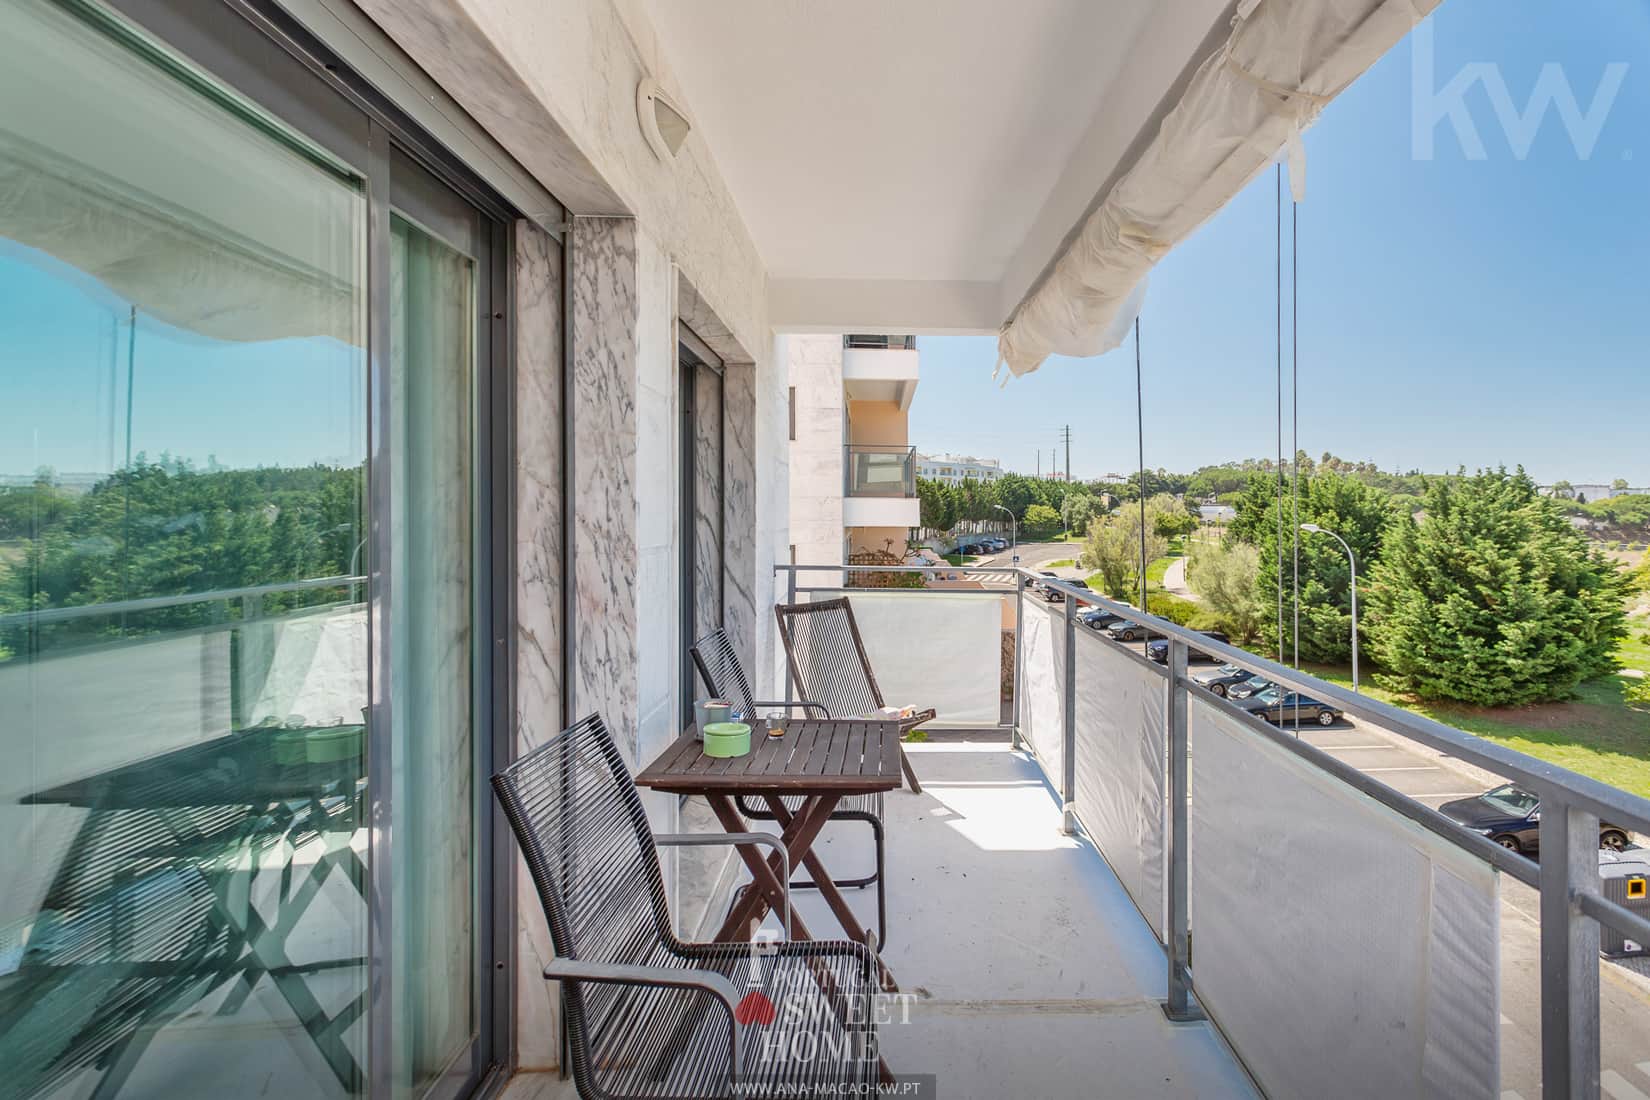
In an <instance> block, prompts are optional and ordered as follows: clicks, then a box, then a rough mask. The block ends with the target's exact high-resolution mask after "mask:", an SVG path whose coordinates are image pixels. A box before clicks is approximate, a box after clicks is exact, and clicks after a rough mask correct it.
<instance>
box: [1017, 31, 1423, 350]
mask: <svg viewBox="0 0 1650 1100" xmlns="http://www.w3.org/2000/svg"><path fill="white" fill-rule="evenodd" d="M1438 3H1439V0H1259V3H1258V4H1257V3H1255V2H1254V0H1244V2H1242V3H1240V4H1239V7H1238V14H1237V16H1236V18H1235V19H1234V20H1233V29H1232V33H1231V36H1230V37H1229V38H1228V39H1227V41H1226V43H1225V45H1223V46H1222V47H1221V48H1220V49H1219V50H1218V51H1216V53H1215V54H1214V55H1213V56H1211V57H1210V58H1209V59H1208V60H1206V61H1205V62H1204V63H1203V64H1202V65H1201V66H1199V68H1198V70H1197V72H1196V74H1195V75H1194V76H1193V78H1192V80H1191V83H1190V84H1189V85H1188V87H1187V89H1186V93H1185V95H1184V96H1183V97H1182V98H1181V100H1180V102H1179V103H1178V104H1176V105H1175V107H1174V108H1173V109H1172V110H1171V111H1170V112H1169V114H1168V115H1167V116H1166V117H1165V118H1164V120H1163V125H1162V128H1161V129H1160V130H1159V131H1158V134H1157V136H1156V138H1154V139H1153V140H1152V142H1151V144H1150V145H1149V146H1147V148H1146V150H1145V152H1144V153H1143V154H1142V156H1141V157H1140V159H1139V161H1138V162H1137V163H1136V164H1135V165H1134V166H1133V167H1132V168H1130V169H1129V170H1128V172H1126V173H1125V174H1124V175H1123V177H1122V178H1121V179H1120V180H1119V181H1118V182H1117V184H1116V185H1115V186H1114V187H1113V188H1112V189H1111V191H1110V193H1108V194H1106V195H1105V196H1104V197H1103V198H1102V199H1101V200H1100V202H1099V205H1098V206H1097V207H1096V208H1095V209H1094V210H1093V211H1092V212H1091V213H1089V215H1088V216H1087V217H1086V218H1085V219H1084V220H1083V222H1082V223H1081V224H1080V225H1079V226H1078V228H1077V229H1076V230H1075V231H1074V233H1073V235H1072V236H1071V238H1070V239H1068V241H1067V242H1066V243H1065V245H1064V247H1063V249H1062V251H1061V252H1060V253H1058V254H1057V256H1056V258H1055V260H1054V262H1053V265H1052V267H1051V269H1050V270H1049V271H1048V272H1047V273H1046V275H1045V277H1044V278H1043V279H1042V280H1041V281H1040V282H1039V283H1038V284H1035V285H1034V286H1033V288H1032V290H1031V292H1030V293H1028V294H1027V295H1026V297H1025V298H1024V299H1023V300H1022V301H1021V303H1020V306H1019V308H1018V309H1017V310H1016V311H1015V313H1014V314H1013V316H1011V317H1010V319H1009V321H1008V323H1007V324H1005V325H1004V326H1003V329H1002V332H1001V333H1000V335H999V339H998V354H999V365H998V369H999V370H1000V369H1001V368H1002V367H1003V366H1005V365H1006V366H1007V367H1008V369H1009V370H1010V371H1011V372H1012V373H1013V374H1014V375H1016V376H1018V375H1022V374H1028V373H1030V372H1031V371H1034V370H1036V369H1037V368H1038V367H1040V366H1042V364H1043V361H1044V360H1045V359H1047V358H1048V357H1049V356H1050V355H1072V356H1089V355H1099V354H1101V353H1102V352H1106V351H1109V350H1111V349H1112V348H1114V347H1116V346H1117V345H1118V344H1119V343H1120V342H1121V341H1122V339H1123V337H1124V335H1125V334H1126V333H1127V331H1128V328H1129V325H1130V323H1131V322H1132V321H1133V319H1134V316H1135V314H1136V313H1138V311H1139V308H1140V303H1141V300H1142V298H1143V296H1144V289H1145V288H1144V280H1145V277H1146V274H1147V272H1148V271H1150V270H1151V267H1152V265H1153V264H1155V263H1157V261H1158V260H1160V259H1162V257H1163V256H1164V255H1165V254H1166V253H1167V252H1168V251H1169V249H1171V248H1173V247H1174V246H1175V245H1176V244H1178V243H1179V242H1180V241H1182V240H1184V239H1185V238H1186V237H1187V236H1188V235H1189V234H1190V233H1191V232H1192V231H1193V230H1194V229H1196V228H1197V227H1198V226H1199V225H1201V224H1202V223H1203V222H1204V221H1205V220H1207V219H1208V218H1209V217H1211V216H1212V215H1214V214H1215V213H1216V212H1217V211H1218V210H1219V209H1220V208H1221V207H1222V206H1224V205H1225V204H1226V202H1227V201H1229V200H1230V199H1231V198H1232V197H1233V196H1234V195H1236V194H1237V193H1238V192H1239V191H1241V190H1242V189H1243V188H1244V187H1245V186H1246V185H1247V184H1248V183H1249V182H1250V181H1251V180H1253V179H1254V178H1255V177H1256V176H1257V175H1258V174H1259V173H1260V172H1262V171H1263V170H1264V169H1265V168H1266V166H1267V165H1268V164H1270V163H1271V162H1272V161H1273V160H1274V159H1275V158H1276V157H1277V155H1278V153H1279V151H1280V150H1283V149H1286V148H1287V149H1288V150H1289V159H1290V169H1291V170H1290V177H1291V184H1292V186H1293V187H1294V188H1295V189H1296V197H1297V198H1299V197H1300V194H1301V188H1302V187H1303V181H1304V175H1303V170H1304V158H1303V157H1302V156H1301V154H1300V134H1301V131H1302V130H1303V129H1305V128H1306V127H1307V126H1309V125H1311V123H1312V122H1313V121H1314V120H1315V119H1316V118H1317V116H1318V112H1319V111H1321V110H1322V109H1323V107H1324V105H1325V104H1327V103H1328V102H1329V101H1330V100H1331V99H1333V98H1334V97H1335V96H1336V95H1338V94H1340V92H1341V91H1342V90H1343V89H1345V88H1346V87H1347V86H1348V85H1349V84H1351V83H1352V81H1353V80H1355V79H1356V78H1357V77H1358V76H1359V75H1360V74H1361V73H1363V72H1364V71H1365V70H1366V69H1368V68H1369V67H1370V66H1371V65H1373V64H1374V63H1375V62H1376V61H1377V60H1378V59H1379V58H1380V57H1381V55H1383V54H1384V53H1386V51H1387V50H1389V49H1391V48H1392V47H1393V45H1395V44H1396V43H1397V42H1398V41H1399V40H1400V39H1402V38H1403V37H1404V35H1405V34H1407V33H1408V32H1409V30H1410V29H1411V28H1412V27H1414V26H1415V24H1416V23H1418V22H1420V21H1421V19H1423V18H1425V16H1426V15H1427V14H1428V13H1429V12H1431V11H1432V9H1433V8H1435V7H1437V5H1438Z"/></svg>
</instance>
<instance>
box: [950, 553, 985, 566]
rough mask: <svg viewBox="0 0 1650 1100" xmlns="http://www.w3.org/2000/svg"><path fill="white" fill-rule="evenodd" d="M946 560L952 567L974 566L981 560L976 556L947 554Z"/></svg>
mask: <svg viewBox="0 0 1650 1100" xmlns="http://www.w3.org/2000/svg"><path fill="white" fill-rule="evenodd" d="M945 560H946V561H948V562H950V563H951V564H952V565H972V564H974V563H975V562H977V561H979V560H980V559H979V558H978V557H977V556H976V555H974V554H956V553H952V554H946V555H945Z"/></svg>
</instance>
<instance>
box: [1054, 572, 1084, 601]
mask: <svg viewBox="0 0 1650 1100" xmlns="http://www.w3.org/2000/svg"><path fill="white" fill-rule="evenodd" d="M1055 579H1056V580H1058V581H1061V583H1063V584H1069V585H1071V586H1072V587H1073V588H1081V589H1083V590H1084V591H1087V590H1088V587H1089V582H1088V581H1085V580H1083V579H1081V578H1078V579H1075V580H1066V579H1065V578H1062V577H1056V578H1055ZM1043 599H1045V600H1047V601H1048V602H1049V603H1065V602H1066V594H1065V593H1064V592H1062V591H1060V590H1059V589H1058V588H1052V587H1045V588H1044V589H1043ZM1078 602H1079V603H1081V602H1082V601H1081V600H1079V601H1078Z"/></svg>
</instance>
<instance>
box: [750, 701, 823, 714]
mask: <svg viewBox="0 0 1650 1100" xmlns="http://www.w3.org/2000/svg"><path fill="white" fill-rule="evenodd" d="M751 706H753V707H757V708H761V707H784V708H785V709H786V710H795V709H797V708H798V707H801V708H802V709H803V710H805V711H807V712H808V713H810V714H812V713H813V712H815V711H818V712H819V717H821V718H829V717H830V716H831V712H830V711H828V710H826V709H825V704H824V703H810V702H807V701H805V700H804V701H800V702H790V703H787V702H784V701H783V700H780V699H774V700H771V701H758V702H754V703H752V704H751Z"/></svg>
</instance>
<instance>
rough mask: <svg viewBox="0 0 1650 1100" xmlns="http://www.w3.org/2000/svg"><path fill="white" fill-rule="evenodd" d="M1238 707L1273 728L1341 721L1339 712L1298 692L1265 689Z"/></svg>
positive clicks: (1326, 724)
mask: <svg viewBox="0 0 1650 1100" xmlns="http://www.w3.org/2000/svg"><path fill="white" fill-rule="evenodd" d="M1239 705H1240V706H1241V707H1243V709H1244V710H1246V711H1248V712H1249V713H1250V714H1253V715H1254V716H1255V717H1257V718H1264V719H1266V720H1267V721H1268V722H1270V723H1272V724H1273V725H1274V726H1281V725H1283V724H1284V723H1285V722H1293V721H1302V722H1316V723H1317V724H1318V725H1320V726H1333V725H1334V724H1335V723H1336V722H1338V721H1340V719H1341V711H1340V710H1339V709H1337V708H1336V707H1334V706H1331V705H1330V704H1328V703H1323V702H1319V701H1318V700H1316V699H1313V698H1311V697H1310V696H1307V695H1302V694H1301V693H1300V692H1298V691H1283V690H1281V689H1279V688H1275V687H1273V688H1267V689H1266V690H1265V691H1262V692H1259V693H1258V694H1256V695H1255V696H1254V697H1253V698H1250V699H1246V700H1244V701H1243V702H1242V703H1240V704H1239Z"/></svg>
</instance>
